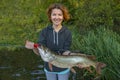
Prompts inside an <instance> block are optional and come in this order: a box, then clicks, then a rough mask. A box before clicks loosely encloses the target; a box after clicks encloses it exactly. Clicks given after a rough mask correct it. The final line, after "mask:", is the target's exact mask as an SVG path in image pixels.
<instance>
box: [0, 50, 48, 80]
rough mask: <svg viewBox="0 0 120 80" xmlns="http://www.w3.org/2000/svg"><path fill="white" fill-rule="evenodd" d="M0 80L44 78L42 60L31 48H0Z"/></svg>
mask: <svg viewBox="0 0 120 80" xmlns="http://www.w3.org/2000/svg"><path fill="white" fill-rule="evenodd" d="M0 80H46V78H45V75H44V71H43V61H41V59H40V57H39V56H37V55H35V54H34V53H33V52H32V50H26V49H22V50H15V51H8V50H1V51H0Z"/></svg>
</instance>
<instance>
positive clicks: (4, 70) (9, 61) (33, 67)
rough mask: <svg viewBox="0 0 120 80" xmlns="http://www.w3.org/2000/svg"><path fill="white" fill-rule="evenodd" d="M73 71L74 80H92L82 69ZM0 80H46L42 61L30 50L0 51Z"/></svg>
mask: <svg viewBox="0 0 120 80" xmlns="http://www.w3.org/2000/svg"><path fill="white" fill-rule="evenodd" d="M75 69H76V71H77V78H76V80H92V79H90V77H91V75H90V77H89V75H88V72H86V73H85V70H84V69H83V70H81V69H79V70H78V68H75ZM0 80H46V77H45V74H44V71H43V61H42V60H41V57H40V56H37V55H36V54H34V53H33V51H32V50H28V49H17V50H14V51H8V50H5V49H4V50H0ZM70 80H72V75H70Z"/></svg>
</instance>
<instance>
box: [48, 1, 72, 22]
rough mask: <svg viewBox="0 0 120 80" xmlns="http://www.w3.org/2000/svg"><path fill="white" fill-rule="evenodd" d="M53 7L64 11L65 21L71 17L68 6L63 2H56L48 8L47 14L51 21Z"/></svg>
mask: <svg viewBox="0 0 120 80" xmlns="http://www.w3.org/2000/svg"><path fill="white" fill-rule="evenodd" d="M53 9H60V10H61V11H62V12H63V18H64V20H65V21H67V20H69V19H70V15H69V13H68V10H67V8H66V7H65V6H64V5H62V4H59V3H55V4H52V5H50V6H49V7H48V10H47V15H48V18H49V20H50V21H51V13H52V10H53Z"/></svg>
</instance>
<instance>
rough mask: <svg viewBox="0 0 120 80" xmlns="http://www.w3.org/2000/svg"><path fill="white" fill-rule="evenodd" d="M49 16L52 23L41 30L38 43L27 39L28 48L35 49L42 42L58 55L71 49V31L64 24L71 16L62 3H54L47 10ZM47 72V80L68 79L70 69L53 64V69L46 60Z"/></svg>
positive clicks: (45, 67)
mask: <svg viewBox="0 0 120 80" xmlns="http://www.w3.org/2000/svg"><path fill="white" fill-rule="evenodd" d="M47 14H48V18H49V20H50V22H51V25H49V26H47V27H46V28H44V29H43V30H42V31H41V32H40V36H39V41H38V44H34V43H33V42H30V41H27V42H26V45H25V46H26V48H28V49H34V48H35V47H37V46H38V45H40V44H42V45H44V46H46V47H48V48H49V49H50V50H52V51H54V52H56V53H57V54H58V55H68V54H67V53H66V54H63V52H65V51H67V50H69V49H70V46H71V42H72V35H71V32H70V31H69V30H68V29H67V28H66V27H65V26H64V25H63V24H62V23H63V21H67V20H69V18H70V16H69V13H68V10H67V9H66V7H65V6H63V5H61V4H57V3H55V4H52V5H50V7H49V8H48V11H47ZM44 70H45V74H46V77H47V80H68V79H69V73H70V70H69V69H66V68H59V67H56V66H54V65H52V69H50V68H49V64H48V63H47V62H45V65H44Z"/></svg>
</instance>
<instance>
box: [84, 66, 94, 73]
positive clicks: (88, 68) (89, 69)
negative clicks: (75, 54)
mask: <svg viewBox="0 0 120 80" xmlns="http://www.w3.org/2000/svg"><path fill="white" fill-rule="evenodd" d="M85 69H87V71H89V72H90V73H93V71H92V70H91V67H85Z"/></svg>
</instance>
